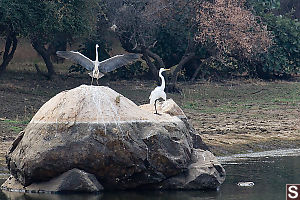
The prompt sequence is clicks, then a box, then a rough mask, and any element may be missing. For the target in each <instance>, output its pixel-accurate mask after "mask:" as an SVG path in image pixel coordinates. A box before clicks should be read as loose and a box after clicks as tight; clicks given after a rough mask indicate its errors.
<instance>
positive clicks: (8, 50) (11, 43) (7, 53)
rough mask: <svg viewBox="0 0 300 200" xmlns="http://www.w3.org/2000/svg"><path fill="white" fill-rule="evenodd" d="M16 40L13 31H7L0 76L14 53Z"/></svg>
mask: <svg viewBox="0 0 300 200" xmlns="http://www.w3.org/2000/svg"><path fill="white" fill-rule="evenodd" d="M17 45H18V40H17V36H16V34H15V33H14V32H10V31H9V32H8V34H7V36H6V43H5V50H4V53H3V61H2V63H1V65H0V76H1V75H2V74H3V73H4V71H5V70H6V67H7V65H8V64H9V62H10V61H11V60H12V59H13V57H14V53H15V51H16V49H17Z"/></svg>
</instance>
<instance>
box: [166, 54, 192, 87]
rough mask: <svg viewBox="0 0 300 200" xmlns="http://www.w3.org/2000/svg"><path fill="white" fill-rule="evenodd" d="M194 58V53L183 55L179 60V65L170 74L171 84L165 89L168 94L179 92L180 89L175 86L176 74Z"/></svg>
mask: <svg viewBox="0 0 300 200" xmlns="http://www.w3.org/2000/svg"><path fill="white" fill-rule="evenodd" d="M194 56H195V53H191V54H188V55H185V56H183V57H182V59H181V60H180V62H179V64H178V65H177V67H176V69H175V70H174V72H173V74H172V78H171V83H170V85H169V86H168V87H167V91H168V92H180V89H179V88H178V87H177V85H176V83H177V78H178V73H179V72H180V71H181V69H182V68H183V66H184V65H185V64H186V63H187V62H189V61H190V60H191V59H193V58H194Z"/></svg>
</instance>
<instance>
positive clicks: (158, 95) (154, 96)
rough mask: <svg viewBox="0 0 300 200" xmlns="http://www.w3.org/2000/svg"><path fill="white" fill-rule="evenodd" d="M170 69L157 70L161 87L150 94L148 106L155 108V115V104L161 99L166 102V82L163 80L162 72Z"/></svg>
mask: <svg viewBox="0 0 300 200" xmlns="http://www.w3.org/2000/svg"><path fill="white" fill-rule="evenodd" d="M168 70H170V69H165V68H160V70H159V73H158V75H159V77H160V78H161V86H157V87H156V88H155V89H154V90H153V91H152V92H151V94H150V97H149V99H150V104H151V105H153V104H154V108H155V113H154V114H158V112H157V109H156V102H157V101H158V100H159V99H163V100H165V101H166V100H167V95H166V93H165V87H166V82H165V78H164V76H163V75H162V73H163V72H164V71H168Z"/></svg>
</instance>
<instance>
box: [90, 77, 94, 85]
mask: <svg viewBox="0 0 300 200" xmlns="http://www.w3.org/2000/svg"><path fill="white" fill-rule="evenodd" d="M93 80H94V79H93V77H92V82H91V85H93Z"/></svg>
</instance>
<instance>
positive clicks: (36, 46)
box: [32, 41, 55, 79]
mask: <svg viewBox="0 0 300 200" xmlns="http://www.w3.org/2000/svg"><path fill="white" fill-rule="evenodd" d="M32 46H33V48H34V49H35V50H36V51H37V52H38V54H40V55H41V56H42V58H43V60H44V62H45V64H46V67H47V70H48V73H47V75H45V76H46V77H47V78H48V79H51V78H52V76H53V75H55V71H54V67H53V63H52V61H51V51H52V49H48V50H47V49H46V48H45V47H44V45H42V44H41V43H39V42H37V41H32ZM49 48H51V45H50V47H49Z"/></svg>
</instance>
